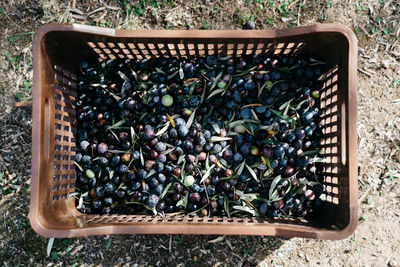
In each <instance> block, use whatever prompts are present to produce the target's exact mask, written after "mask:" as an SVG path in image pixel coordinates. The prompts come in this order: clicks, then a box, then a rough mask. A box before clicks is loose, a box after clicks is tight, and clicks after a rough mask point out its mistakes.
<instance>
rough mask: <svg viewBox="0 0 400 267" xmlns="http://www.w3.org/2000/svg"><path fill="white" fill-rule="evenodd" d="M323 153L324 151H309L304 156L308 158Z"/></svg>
mask: <svg viewBox="0 0 400 267" xmlns="http://www.w3.org/2000/svg"><path fill="white" fill-rule="evenodd" d="M322 152H323V150H322V149H313V150H308V151H304V153H303V154H304V155H305V156H306V155H307V156H316V155H318V154H321V153H322Z"/></svg>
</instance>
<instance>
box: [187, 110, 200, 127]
mask: <svg viewBox="0 0 400 267" xmlns="http://www.w3.org/2000/svg"><path fill="white" fill-rule="evenodd" d="M197 108H198V107H196V108H195V109H194V110H193V112H192V114H190V117H189V119H188V121H187V122H186V128H188V129H189V128H190V126H192V123H193V120H194V116H195V114H196V110H197Z"/></svg>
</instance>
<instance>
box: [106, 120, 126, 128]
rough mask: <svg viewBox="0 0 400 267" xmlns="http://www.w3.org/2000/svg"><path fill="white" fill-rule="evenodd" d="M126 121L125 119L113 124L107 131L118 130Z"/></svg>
mask: <svg viewBox="0 0 400 267" xmlns="http://www.w3.org/2000/svg"><path fill="white" fill-rule="evenodd" d="M126 121H127V119H122V120H120V121H119V122H117V123H114V124H113V125H111V126H109V127H108V128H107V130H110V129H115V128H119V127H121V126H122V125H123V124H124V123H125V122H126Z"/></svg>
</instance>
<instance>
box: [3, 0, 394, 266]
mask: <svg viewBox="0 0 400 267" xmlns="http://www.w3.org/2000/svg"><path fill="white" fill-rule="evenodd" d="M73 2H75V1H68V2H56V1H53V0H43V1H9V2H8V3H7V4H6V3H1V4H0V26H1V36H0V41H1V47H2V52H1V54H0V63H1V64H0V68H1V69H0V70H1V71H0V103H1V104H0V156H1V157H0V189H2V198H1V200H0V214H1V227H0V229H1V230H0V240H1V241H0V248H1V251H0V261H1V262H3V263H5V265H10V266H17V265H27V264H30V265H34V264H35V265H36V264H42V265H45V264H53V265H54V264H58V265H61V264H70V265H74V264H75V265H78V264H81V263H85V264H87V265H91V264H99V263H100V264H101V263H103V264H104V265H124V264H125V263H131V264H132V265H134V264H136V266H142V265H151V266H176V265H180V266H186V265H187V266H204V265H214V266H233V265H243V266H252V265H257V264H258V265H260V266H269V265H273V266H293V265H305V266H308V265H312V266H314V265H322V266H328V265H332V266H338V265H343V263H344V262H346V263H347V264H348V265H352V266H353V265H354V266H359V265H376V266H399V265H400V253H399V251H400V234H399V233H400V229H399V225H400V205H399V200H400V189H399V188H400V186H399V185H400V179H399V178H400V150H399V147H400V141H399V140H400V119H399V116H398V115H399V112H398V110H399V108H400V100H399V99H400V88H399V86H400V82H399V80H400V78H399V77H400V62H399V61H400V41H399V37H400V36H399V35H400V28H399V27H400V26H399V21H400V5H399V3H397V2H396V1H390V0H385V1H375V2H371V1H362V0H361V1H360V0H359V1H344V0H332V1H319V0H315V1H284V0H280V1H267V0H265V1H263V0H256V1H235V2H231V1H230V2H223V1H209V0H205V1H184V4H179V3H173V2H165V1H156V0H146V1H142V3H144V4H143V5H141V4H137V3H136V2H132V3H128V2H129V1H108V2H107V4H104V3H103V1H82V2H84V3H82V2H81V1H77V3H76V6H75V7H73V6H72V3H73ZM303 4H304V5H303ZM248 19H252V20H253V21H255V23H256V28H257V29H267V28H275V27H276V28H287V27H293V26H297V25H309V24H314V23H319V22H336V23H342V24H345V25H347V26H348V27H350V28H352V29H353V30H354V31H355V32H356V34H357V37H358V39H359V47H360V48H359V57H358V68H359V76H358V78H359V82H358V84H359V89H358V90H359V91H358V126H357V134H358V140H359V150H358V151H359V164H358V165H359V186H360V219H359V226H358V228H357V230H356V232H355V233H354V234H353V235H352V236H351V237H349V238H347V239H345V240H342V241H319V240H307V239H300V238H292V239H283V238H271V237H252V236H249V237H237V236H225V237H220V236H185V235H136V236H129V235H115V236H99V237H88V238H75V239H56V241H55V244H54V246H53V251H52V254H51V256H50V257H46V246H47V239H45V238H42V237H39V236H38V235H36V234H35V233H34V232H33V230H32V229H31V227H30V225H29V222H28V219H27V214H28V203H29V196H28V194H29V182H30V154H31V152H30V149H31V140H30V136H31V108H30V107H29V106H27V107H22V108H21V107H19V108H17V107H15V103H16V102H17V101H20V100H23V99H25V98H28V99H29V97H30V94H31V86H32V84H31V83H32V68H31V38H32V32H33V31H34V30H35V29H37V27H38V26H39V25H41V24H44V23H49V22H74V23H86V24H89V25H97V26H107V27H114V28H129V29H240V28H241V25H242V24H243V23H244V22H245V21H246V20H248ZM134 266H135V265H134Z"/></svg>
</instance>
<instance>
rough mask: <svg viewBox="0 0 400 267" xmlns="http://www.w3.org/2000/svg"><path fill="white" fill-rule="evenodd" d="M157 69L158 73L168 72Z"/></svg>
mask: <svg viewBox="0 0 400 267" xmlns="http://www.w3.org/2000/svg"><path fill="white" fill-rule="evenodd" d="M156 71H157V72H158V73H162V74H166V73H165V72H164V71H163V70H162V69H159V68H156Z"/></svg>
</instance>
